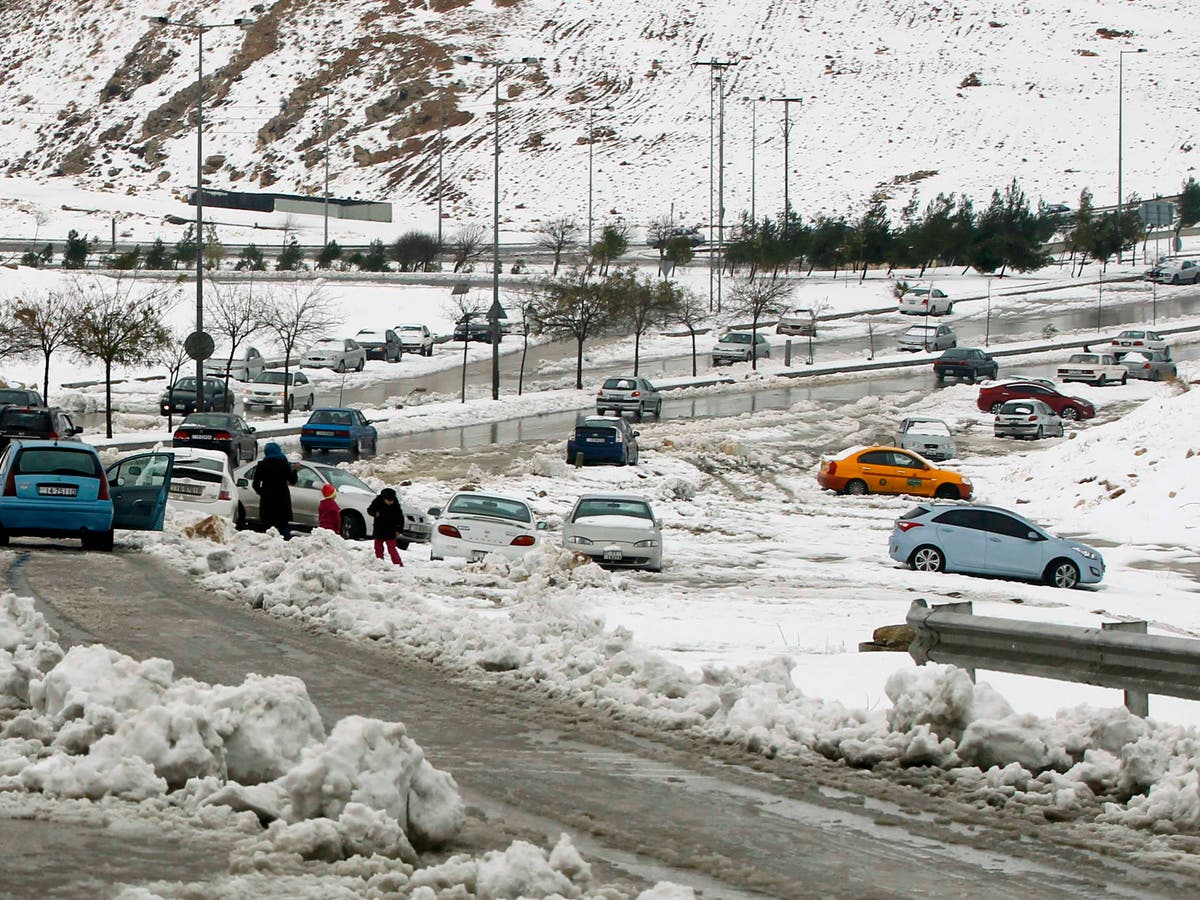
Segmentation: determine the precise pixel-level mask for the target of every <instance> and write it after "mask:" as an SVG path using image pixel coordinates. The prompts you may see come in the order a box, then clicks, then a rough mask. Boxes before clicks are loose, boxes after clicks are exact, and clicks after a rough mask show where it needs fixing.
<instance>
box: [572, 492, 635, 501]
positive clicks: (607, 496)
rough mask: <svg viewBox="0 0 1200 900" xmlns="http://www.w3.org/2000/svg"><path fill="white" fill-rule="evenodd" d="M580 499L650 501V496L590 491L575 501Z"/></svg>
mask: <svg viewBox="0 0 1200 900" xmlns="http://www.w3.org/2000/svg"><path fill="white" fill-rule="evenodd" d="M580 500H637V501H638V502H641V503H649V502H650V498H649V497H643V496H642V495H641V494H630V493H628V492H624V491H588V492H587V493H586V494H580V495H579V496H578V497H577V498H576V499H575V502H576V503H578V502H579V501H580Z"/></svg>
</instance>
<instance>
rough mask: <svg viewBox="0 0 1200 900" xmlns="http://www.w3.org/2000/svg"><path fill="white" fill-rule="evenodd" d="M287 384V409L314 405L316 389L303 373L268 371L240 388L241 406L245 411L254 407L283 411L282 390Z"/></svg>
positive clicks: (278, 370)
mask: <svg viewBox="0 0 1200 900" xmlns="http://www.w3.org/2000/svg"><path fill="white" fill-rule="evenodd" d="M285 383H286V384H287V395H288V398H287V404H288V409H289V410H292V409H296V408H297V407H300V408H301V409H312V408H313V405H314V404H315V403H316V396H317V394H316V389H315V388H314V387H313V384H312V382H311V381H309V380H308V376H307V375H305V374H304V373H303V372H284V371H283V370H282V369H268V370H267V371H265V372H260V373H259V374H258V377H257V378H255V379H254V380H253V381H252V382H250V383H249V384H248V385H246V386H245V387H244V388H242V406H243V407H244V408H246V409H247V410H249V409H251V408H252V407H255V406H261V407H262V408H263V409H279V410H282V409H283V390H284V384H285Z"/></svg>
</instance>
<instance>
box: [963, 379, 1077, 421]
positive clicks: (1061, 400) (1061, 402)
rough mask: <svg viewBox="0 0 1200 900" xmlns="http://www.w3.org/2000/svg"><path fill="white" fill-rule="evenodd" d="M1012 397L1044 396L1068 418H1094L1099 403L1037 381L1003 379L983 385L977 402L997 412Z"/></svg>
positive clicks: (1039, 398)
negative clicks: (1096, 403) (1095, 404)
mask: <svg viewBox="0 0 1200 900" xmlns="http://www.w3.org/2000/svg"><path fill="white" fill-rule="evenodd" d="M1009 400H1041V401H1042V402H1043V403H1045V404H1046V405H1047V406H1049V407H1050V408H1051V409H1052V410H1054V412H1055V413H1056V414H1057V415H1059V416H1062V418H1064V419H1091V418H1094V417H1095V415H1096V407H1094V406H1093V405H1092V404H1091V403H1089V402H1088V401H1087V400H1084V399H1083V398H1082V397H1071V396H1068V395H1067V394H1062V393H1059V391H1058V390H1057V389H1056V388H1054V387H1049V386H1047V385H1045V384H1043V383H1040V382H1035V381H1003V382H1001V383H1000V384H992V385H988V386H987V387H983V388H980V389H979V397H978V398H977V399H976V401H975V405H976V406H977V407H979V409H981V410H982V411H983V412H990V413H992V414H993V415H995V414H996V413H998V412H1000V408H1001V407H1002V406H1004V404H1005V403H1007V402H1008V401H1009Z"/></svg>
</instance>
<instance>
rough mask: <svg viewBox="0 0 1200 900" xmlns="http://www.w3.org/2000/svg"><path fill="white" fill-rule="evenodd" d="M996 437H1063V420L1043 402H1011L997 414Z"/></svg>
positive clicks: (1006, 403) (1035, 438) (994, 425)
mask: <svg viewBox="0 0 1200 900" xmlns="http://www.w3.org/2000/svg"><path fill="white" fill-rule="evenodd" d="M992 429H993V433H994V434H995V435H996V437H1011V438H1029V439H1030V440H1034V441H1036V440H1041V439H1042V438H1046V437H1062V436H1063V420H1062V419H1061V418H1060V417H1059V415H1058V413H1056V412H1055V411H1054V410H1052V409H1051V408H1050V407H1049V406H1048V405H1047V404H1045V403H1043V402H1042V401H1041V400H1009V401H1007V402H1005V403H1004V405H1003V406H1001V407H1000V411H999V412H997V413H996V420H995V422H994V424H993V426H992Z"/></svg>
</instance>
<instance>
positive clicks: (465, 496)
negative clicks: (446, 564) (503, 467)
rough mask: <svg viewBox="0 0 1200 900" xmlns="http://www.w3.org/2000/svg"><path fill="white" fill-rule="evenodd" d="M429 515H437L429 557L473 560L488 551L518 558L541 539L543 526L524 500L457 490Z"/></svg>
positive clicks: (479, 558) (544, 525) (544, 526)
mask: <svg viewBox="0 0 1200 900" xmlns="http://www.w3.org/2000/svg"><path fill="white" fill-rule="evenodd" d="M429 515H430V516H433V517H435V518H436V519H437V521H436V522H434V525H433V535H432V536H431V537H430V541H429V558H430V559H444V558H445V557H447V556H459V557H464V558H466V559H469V560H471V561H473V562H475V561H478V560H481V559H483V558H484V557H485V556H487V555H488V554H489V553H499V554H500V555H501V556H506V557H508V558H509V559H520V558H521V557H522V556H524V555H525V554H526V553H528V552H529V551H530V550H532V549H533V548H534V547H536V546H537V545H538V544H539V543H540V542H541V535H540V534H539V532H540V531H544V530H545V528H546V523H545V522H539V521H537V519H535V518H534V515H533V510H532V509H530V507H529V504H528V503H526V502H525V501H524V500H520V499H517V498H516V497H505V496H503V495H501V494H484V493H480V492H478V491H459V492H458V493H457V494H455V495H454V496H453V497H451V498H450V502H449V503H447V504H446V508H445V509H440V508H438V507H434V508H433V509H431V510H429Z"/></svg>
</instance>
